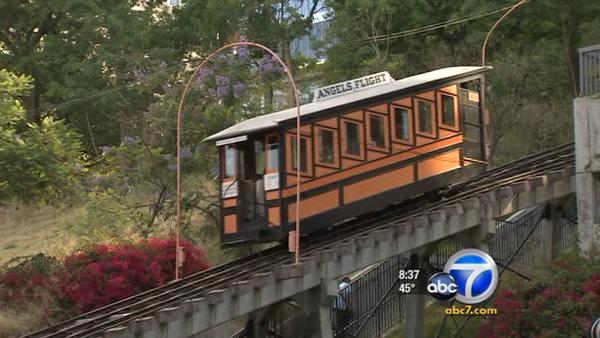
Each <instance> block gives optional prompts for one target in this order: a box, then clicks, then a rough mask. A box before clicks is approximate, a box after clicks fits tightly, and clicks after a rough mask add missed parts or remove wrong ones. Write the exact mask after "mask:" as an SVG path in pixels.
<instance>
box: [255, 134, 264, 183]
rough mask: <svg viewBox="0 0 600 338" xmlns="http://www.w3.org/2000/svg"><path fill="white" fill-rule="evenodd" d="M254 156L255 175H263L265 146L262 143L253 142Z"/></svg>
mask: <svg viewBox="0 0 600 338" xmlns="http://www.w3.org/2000/svg"><path fill="white" fill-rule="evenodd" d="M254 156H255V162H256V163H255V165H256V174H257V175H262V174H264V173H265V146H264V144H263V142H262V141H254Z"/></svg>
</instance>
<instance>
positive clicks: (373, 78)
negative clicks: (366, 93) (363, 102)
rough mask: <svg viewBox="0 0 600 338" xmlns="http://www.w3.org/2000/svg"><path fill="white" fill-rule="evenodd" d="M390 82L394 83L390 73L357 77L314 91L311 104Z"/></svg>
mask: <svg viewBox="0 0 600 338" xmlns="http://www.w3.org/2000/svg"><path fill="white" fill-rule="evenodd" d="M392 81H394V79H393V78H392V76H391V75H390V73H388V72H381V73H377V74H371V75H367V76H363V77H359V78H358V79H352V80H348V81H344V82H339V83H335V84H332V85H329V86H325V87H321V88H318V89H316V90H315V92H314V96H313V102H317V101H321V100H325V99H330V98H333V97H338V96H340V95H345V94H350V93H352V92H356V91H359V90H363V89H367V88H372V87H375V86H379V85H382V84H386V83H390V82H392Z"/></svg>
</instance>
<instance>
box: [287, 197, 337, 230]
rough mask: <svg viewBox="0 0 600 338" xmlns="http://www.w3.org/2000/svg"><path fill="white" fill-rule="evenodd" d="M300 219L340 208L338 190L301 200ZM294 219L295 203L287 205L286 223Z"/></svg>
mask: <svg viewBox="0 0 600 338" xmlns="http://www.w3.org/2000/svg"><path fill="white" fill-rule="evenodd" d="M300 203H301V207H302V208H301V210H300V218H301V219H302V218H306V217H310V216H313V215H317V214H320V213H322V212H324V211H327V210H331V209H333V208H337V207H339V206H340V195H339V192H338V189H335V190H331V191H328V192H325V193H322V194H320V195H317V196H314V197H310V198H307V199H303V200H302V201H301V202H300ZM295 219H296V203H290V204H289V205H288V222H294V221H295Z"/></svg>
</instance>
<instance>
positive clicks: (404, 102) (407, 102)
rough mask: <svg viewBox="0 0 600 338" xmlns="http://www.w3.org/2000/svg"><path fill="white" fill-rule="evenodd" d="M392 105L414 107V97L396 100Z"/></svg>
mask: <svg viewBox="0 0 600 338" xmlns="http://www.w3.org/2000/svg"><path fill="white" fill-rule="evenodd" d="M392 104H394V105H397V106H403V107H409V108H411V107H412V96H409V97H405V98H403V99H400V100H396V101H394V102H392Z"/></svg>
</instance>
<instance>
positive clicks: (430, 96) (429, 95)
mask: <svg viewBox="0 0 600 338" xmlns="http://www.w3.org/2000/svg"><path fill="white" fill-rule="evenodd" d="M417 97H419V98H422V99H426V100H429V101H435V93H434V91H433V90H432V91H429V92H425V93H419V94H417Z"/></svg>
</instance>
